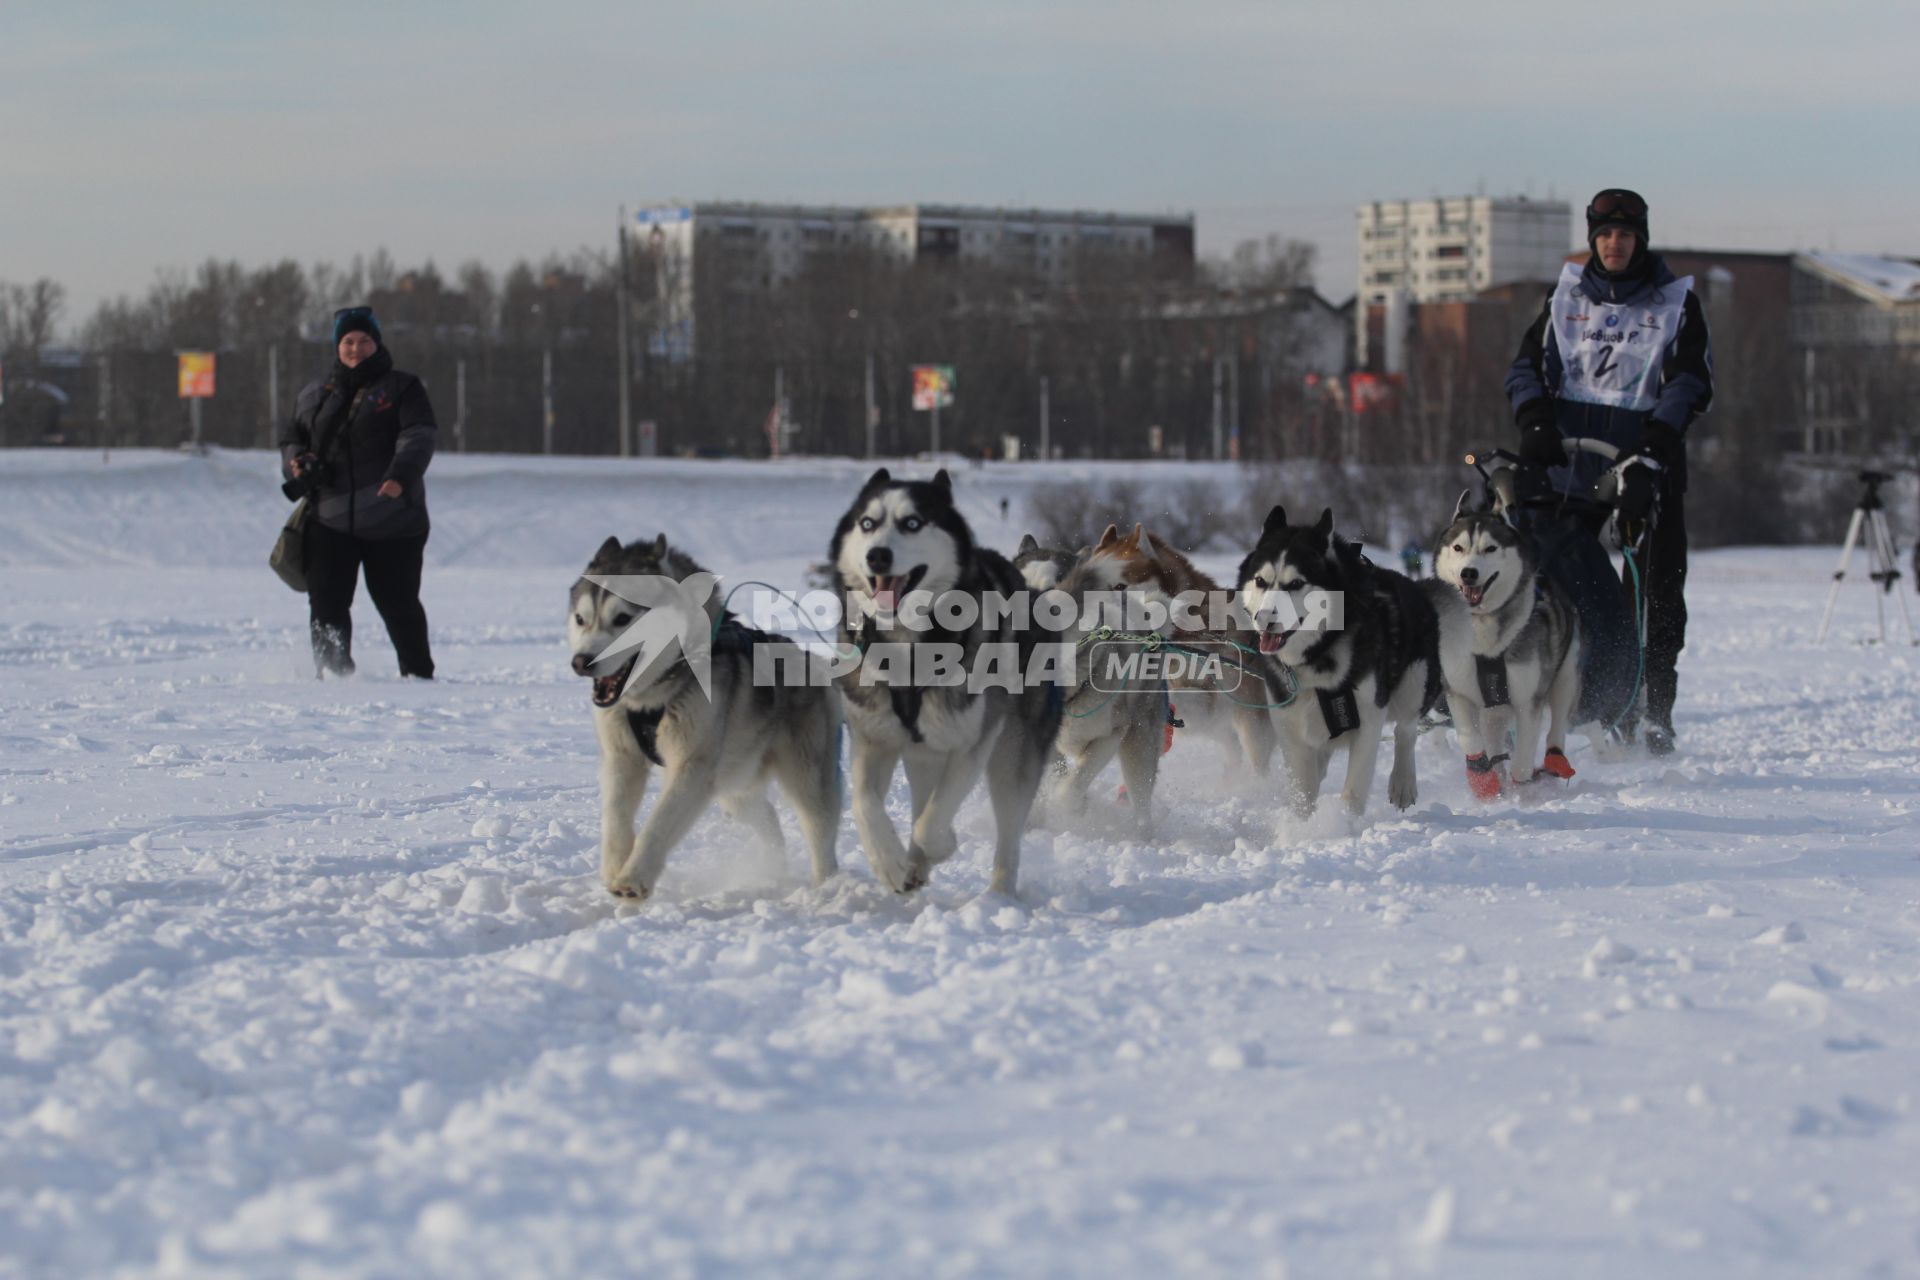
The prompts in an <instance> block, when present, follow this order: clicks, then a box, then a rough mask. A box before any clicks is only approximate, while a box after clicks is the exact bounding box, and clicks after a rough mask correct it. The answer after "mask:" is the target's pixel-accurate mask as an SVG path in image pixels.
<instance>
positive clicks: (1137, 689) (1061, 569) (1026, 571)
mask: <svg viewBox="0 0 1920 1280" xmlns="http://www.w3.org/2000/svg"><path fill="white" fill-rule="evenodd" d="M1013 565H1014V568H1016V569H1018V570H1019V571H1020V576H1021V577H1022V578H1024V579H1025V580H1026V583H1027V585H1028V586H1029V587H1030V588H1032V589H1033V590H1034V591H1035V592H1036V593H1039V594H1044V593H1046V592H1049V591H1053V592H1058V593H1059V594H1060V595H1061V596H1064V597H1065V598H1066V599H1067V600H1069V601H1071V602H1072V605H1073V608H1072V613H1073V615H1074V616H1075V617H1078V618H1081V619H1084V620H1085V621H1084V622H1083V624H1082V625H1083V626H1089V627H1090V626H1092V625H1093V624H1094V623H1095V622H1096V621H1098V619H1097V618H1096V617H1095V616H1094V611H1092V610H1090V608H1089V596H1090V595H1091V594H1092V593H1095V592H1109V593H1113V594H1115V595H1117V594H1118V593H1119V584H1118V583H1117V581H1114V580H1110V578H1109V577H1108V576H1107V575H1103V574H1101V573H1100V572H1099V571H1098V570H1096V569H1095V568H1094V567H1093V566H1092V565H1091V564H1090V562H1089V559H1088V555H1087V553H1086V552H1085V551H1083V552H1079V553H1076V552H1072V551H1063V550H1058V549H1054V548H1048V547H1042V546H1041V545H1040V544H1039V543H1038V542H1037V541H1036V540H1035V538H1034V536H1033V535H1032V534H1028V535H1027V536H1026V538H1025V539H1024V540H1023V541H1022V542H1021V543H1020V550H1019V553H1018V554H1017V555H1015V556H1014V559H1013ZM1121 625H1122V626H1124V623H1122V624H1121ZM1073 635H1074V639H1075V641H1077V640H1078V639H1079V638H1080V632H1078V631H1076V632H1075V633H1073ZM1077 647H1078V650H1079V651H1078V652H1077V653H1076V654H1075V655H1074V656H1073V658H1072V659H1071V662H1072V669H1073V672H1074V677H1075V680H1074V683H1073V685H1072V686H1071V687H1070V688H1069V689H1068V690H1067V691H1066V703H1065V706H1064V707H1063V708H1062V715H1061V719H1060V733H1059V736H1058V737H1057V738H1056V739H1055V740H1054V748H1055V750H1056V751H1058V752H1059V755H1060V759H1059V761H1058V764H1059V768H1058V770H1057V773H1058V775H1059V781H1058V785H1057V786H1055V787H1054V788H1053V789H1052V792H1051V794H1050V795H1049V796H1048V798H1047V799H1048V807H1049V809H1050V810H1052V811H1054V812H1057V813H1060V814H1062V815H1064V816H1072V817H1077V816H1078V815H1080V814H1082V813H1084V812H1085V811H1086V808H1087V793H1088V792H1089V791H1090V790H1091V789H1092V787H1093V784H1094V781H1095V780H1096V779H1097V778H1098V777H1099V776H1100V773H1101V771H1102V770H1104V769H1105V768H1106V767H1107V765H1108V764H1110V763H1112V761H1113V760H1114V758H1115V757H1118V758H1119V761H1120V777H1121V779H1122V781H1123V782H1124V784H1125V786H1126V789H1127V804H1128V806H1129V808H1130V809H1131V810H1132V816H1133V825H1134V828H1135V830H1136V831H1138V832H1139V834H1141V835H1142V836H1147V835H1151V834H1152V832H1153V791H1154V787H1155V785H1156V784H1157V783H1158V782H1159V778H1160V756H1161V753H1162V752H1163V750H1164V749H1165V745H1166V741H1167V737H1166V735H1167V732H1168V729H1167V723H1168V701H1169V700H1168V695H1167V683H1166V681H1165V679H1163V678H1161V677H1160V676H1158V675H1155V674H1153V672H1152V671H1151V670H1150V669H1149V668H1148V664H1149V663H1151V662H1153V661H1157V660H1158V658H1161V657H1164V656H1165V655H1164V653H1159V654H1152V653H1149V652H1148V651H1147V650H1146V649H1145V648H1144V647H1143V646H1142V645H1141V644H1139V643H1138V642H1135V641H1127V640H1102V641H1098V642H1096V643H1093V644H1090V645H1079V646H1077Z"/></svg>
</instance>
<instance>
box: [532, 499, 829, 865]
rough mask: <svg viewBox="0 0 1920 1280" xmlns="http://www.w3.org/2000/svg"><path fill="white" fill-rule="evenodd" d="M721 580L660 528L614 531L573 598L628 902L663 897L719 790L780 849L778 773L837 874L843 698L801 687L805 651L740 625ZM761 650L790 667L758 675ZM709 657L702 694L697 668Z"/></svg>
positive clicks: (609, 857) (611, 860)
mask: <svg viewBox="0 0 1920 1280" xmlns="http://www.w3.org/2000/svg"><path fill="white" fill-rule="evenodd" d="M595 578H600V579H603V580H611V585H612V587H613V588H614V589H611V590H610V589H609V587H608V586H607V585H604V584H603V583H602V582H595V581H594V580H593V579H595ZM666 580H670V581H671V583H674V584H678V588H675V587H672V586H666V585H664V583H665V581H666ZM713 586H714V581H713V578H712V575H710V574H707V573H706V572H705V571H704V570H702V569H701V568H700V566H699V565H697V564H695V563H694V562H693V560H692V559H691V558H689V557H688V556H686V555H685V554H683V553H682V552H680V551H678V550H675V549H673V548H670V547H669V546H668V545H667V535H666V534H664V533H663V534H661V535H660V536H659V537H658V538H656V539H654V540H653V541H652V542H635V543H632V544H630V545H628V546H624V547H623V546H621V545H620V540H619V539H618V538H608V539H607V540H606V542H605V543H603V544H602V545H601V547H600V550H599V551H597V552H595V553H594V557H593V560H592V562H591V563H589V564H588V565H587V568H586V573H585V574H584V575H583V576H582V577H581V578H580V579H579V580H578V581H577V582H575V583H574V584H573V590H572V592H571V593H570V594H569V596H568V601H567V642H568V644H569V646H570V647H571V649H572V653H573V670H574V674H576V675H582V676H589V677H591V678H592V680H593V719H594V729H595V732H596V733H597V734H598V735H599V739H600V876H601V879H602V880H603V881H604V882H605V884H606V886H607V889H608V890H609V891H610V892H612V893H613V894H615V895H617V896H619V897H623V898H641V899H644V898H646V897H647V896H648V895H650V894H651V893H652V892H653V890H654V887H655V885H656V884H658V883H659V879H660V872H661V870H662V869H663V868H664V867H665V866H666V861H667V855H668V854H669V853H671V852H672V851H673V847H674V846H675V845H677V844H679V843H680V841H681V840H682V839H683V838H685V836H686V834H687V832H688V831H689V830H690V829H691V828H692V827H693V824H694V822H695V821H696V820H698V819H699V817H700V815H701V814H703V813H705V812H706V810H707V807H708V806H709V805H710V804H712V803H713V802H714V800H716V799H718V800H719V801H720V803H721V805H722V807H723V808H725V809H726V811H727V812H728V813H729V814H731V815H732V816H733V817H735V818H737V819H739V820H740V821H742V822H744V823H745V824H746V825H747V826H748V827H749V828H751V829H752V830H753V831H754V832H755V833H756V834H758V835H759V836H760V837H761V838H763V839H764V840H766V841H767V842H768V843H769V844H771V845H772V846H773V847H774V848H776V849H777V848H779V847H780V846H781V843H782V842H781V838H780V820H779V818H778V817H776V816H775V814H774V811H773V805H772V804H771V803H769V802H768V800H767V794H766V783H767V779H768V778H769V776H771V777H772V778H773V779H774V780H775V781H777V782H778V783H779V784H780V789H781V790H782V791H783V792H785V793H786V796H787V799H788V800H789V801H791V802H792V804H793V807H794V809H795V811H796V812H797V813H798V815H799V818H800V830H801V834H802V835H803V836H804V837H805V839H806V842H807V850H808V852H809V853H810V854H811V855H812V859H813V880H814V883H815V884H818V883H820V882H821V881H822V880H825V879H826V878H827V877H828V876H831V875H832V874H833V873H834V871H835V870H836V863H835V861H834V853H833V846H834V839H835V837H836V835H837V834H838V827H839V824H840V760H839V748H840V736H839V735H840V698H839V694H838V693H837V692H836V691H835V690H834V688H833V687H832V685H831V684H830V683H828V682H827V681H826V679H825V677H824V674H823V675H822V677H821V678H820V679H819V680H818V681H816V682H814V683H803V682H801V681H800V680H799V679H798V678H797V668H798V667H800V666H801V665H803V664H804V663H805V661H806V658H805V656H804V655H803V651H801V650H800V648H799V646H797V645H794V644H792V643H791V642H790V641H787V640H785V639H783V638H781V637H778V636H772V635H768V634H767V633H766V632H763V631H756V630H754V629H753V628H751V627H748V626H746V625H745V624H743V623H741V622H740V621H739V620H738V619H737V618H735V617H734V616H733V615H732V614H730V613H728V612H727V611H726V610H725V609H724V607H723V606H722V604H721V599H720V595H719V593H718V592H717V591H715V590H713ZM628 597H636V598H635V599H629V598H628ZM761 646H782V647H784V650H786V651H790V652H784V653H782V654H781V656H783V657H785V658H788V659H791V660H792V661H791V662H763V663H762V669H763V671H765V670H778V671H783V672H787V673H788V675H789V679H786V680H782V681H778V682H776V681H772V680H758V681H757V680H756V679H755V662H754V651H755V650H756V649H757V648H759V647H761ZM703 662H704V663H707V664H709V672H710V674H709V678H708V688H707V689H705V690H703V689H702V688H701V687H700V682H699V678H698V675H697V672H696V670H695V664H697V663H703ZM655 765H658V766H659V767H660V768H661V770H662V779H661V787H660V798H659V799H658V800H657V801H656V802H655V804H654V806H653V812H652V813H650V814H649V815H648V816H647V821H646V825H645V826H644V827H643V828H642V829H641V830H640V833H639V836H638V838H636V837H635V835H634V815H635V813H636V812H637V811H638V810H639V807H640V801H641V798H642V797H643V796H644V795H645V794H646V789H647V778H648V775H649V774H650V773H651V772H652V769H653V766H655Z"/></svg>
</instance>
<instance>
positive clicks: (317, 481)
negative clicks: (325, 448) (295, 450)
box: [280, 453, 331, 502]
mask: <svg viewBox="0 0 1920 1280" xmlns="http://www.w3.org/2000/svg"><path fill="white" fill-rule="evenodd" d="M294 462H295V463H296V464H297V465H298V466H299V468H300V473H299V474H298V475H296V476H294V478H293V479H291V480H289V481H287V482H286V483H285V484H283V485H281V486H280V492H282V493H284V494H286V495H287V501H288V502H298V501H300V499H302V498H315V497H318V496H319V494H320V490H321V489H323V488H325V487H326V483H327V475H328V473H329V471H330V470H331V468H329V467H326V466H323V465H321V462H320V459H319V458H317V457H315V456H314V455H313V454H311V453H303V454H301V455H300V456H299V457H297V458H295V459H294Z"/></svg>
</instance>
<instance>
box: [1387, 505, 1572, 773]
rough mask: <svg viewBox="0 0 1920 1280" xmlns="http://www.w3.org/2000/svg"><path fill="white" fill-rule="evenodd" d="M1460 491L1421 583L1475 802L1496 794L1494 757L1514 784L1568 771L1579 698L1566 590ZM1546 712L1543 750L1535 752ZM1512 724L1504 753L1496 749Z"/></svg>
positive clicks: (1521, 540)
mask: <svg viewBox="0 0 1920 1280" xmlns="http://www.w3.org/2000/svg"><path fill="white" fill-rule="evenodd" d="M1471 496H1472V491H1471V490H1469V491H1468V492H1466V493H1462V494H1461V495H1460V501H1459V503H1458V504H1457V505H1456V506H1455V507H1454V509H1453V521H1452V523H1450V524H1449V525H1447V527H1446V529H1444V530H1443V531H1442V532H1441V534H1440V541H1439V544H1438V545H1437V546H1436V547H1435V548H1434V554H1433V571H1434V577H1433V578H1431V579H1429V580H1428V581H1427V582H1426V583H1425V584H1423V585H1424V586H1425V587H1426V589H1427V592H1428V594H1429V595H1430V596H1431V597H1432V598H1433V602H1434V604H1435V605H1436V606H1437V607H1438V609H1439V613H1440V667H1441V671H1442V673H1443V677H1444V679H1445V681H1446V686H1447V707H1448V709H1449V710H1450V711H1451V712H1452V714H1453V724H1454V729H1455V731H1456V732H1457V733H1458V734H1459V736H1460V746H1461V749H1462V750H1464V751H1465V752H1466V755H1467V785H1468V786H1469V787H1470V788H1471V789H1472V791H1473V794H1474V795H1476V796H1478V797H1480V798H1481V799H1482V800H1487V799H1491V798H1493V797H1494V796H1497V795H1499V794H1500V776H1499V774H1498V773H1497V772H1495V766H1497V765H1498V764H1499V763H1500V762H1501V761H1502V760H1507V761H1508V771H1509V773H1510V775H1511V777H1512V779H1513V781H1514V782H1515V783H1523V782H1531V781H1532V780H1533V779H1534V778H1535V777H1536V776H1538V775H1539V773H1540V772H1541V771H1544V772H1546V773H1550V774H1552V775H1554V776H1555V777H1558V778H1571V777H1572V776H1573V765H1572V764H1571V763H1569V762H1568V760H1567V729H1568V728H1569V727H1570V723H1571V721H1572V718H1573V714H1574V709H1575V708H1576V707H1577V706H1579V703H1580V656H1581V643H1582V642H1581V634H1580V619H1579V616H1578V615H1577V614H1576V613H1574V611H1573V607H1572V605H1570V604H1569V603H1568V601H1567V597H1566V593H1565V592H1563V591H1562V590H1561V589H1560V587H1559V586H1558V585H1557V584H1555V583H1554V581H1553V580H1552V579H1551V578H1549V577H1547V576H1546V575H1545V574H1542V573H1540V572H1539V566H1538V563H1537V562H1536V560H1535V558H1534V549H1533V540H1532V539H1531V538H1528V537H1526V536H1525V535H1523V534H1522V533H1520V532H1519V531H1517V530H1516V529H1515V528H1514V527H1513V526H1512V525H1511V524H1509V523H1508V522H1507V520H1506V517H1505V514H1504V513H1503V512H1501V511H1499V510H1498V509H1497V504H1496V508H1487V509H1481V510H1472V509H1469V506H1468V503H1469V501H1470V499H1471ZM1543 712H1544V713H1545V714H1546V719H1547V721H1548V723H1547V752H1546V757H1545V759H1544V761H1543V760H1542V759H1541V757H1540V756H1539V755H1538V754H1537V753H1538V752H1539V750H1540V721H1541V718H1542V713H1543ZM1509 722H1511V724H1512V727H1513V746H1512V748H1511V758H1510V759H1509V757H1508V753H1506V752H1502V751H1500V748H1501V747H1502V746H1503V745H1504V744H1505V742H1506V738H1507V728H1508V724H1509Z"/></svg>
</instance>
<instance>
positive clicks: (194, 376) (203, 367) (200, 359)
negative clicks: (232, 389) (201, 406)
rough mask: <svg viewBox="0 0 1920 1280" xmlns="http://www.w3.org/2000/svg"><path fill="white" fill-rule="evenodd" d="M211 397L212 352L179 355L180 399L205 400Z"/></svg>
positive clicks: (189, 352) (186, 352)
mask: <svg viewBox="0 0 1920 1280" xmlns="http://www.w3.org/2000/svg"><path fill="white" fill-rule="evenodd" d="M212 395H213V352H211V351H182V352H181V353H180V398H181V399H182V400H206V399H209V398H211V397H212Z"/></svg>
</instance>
